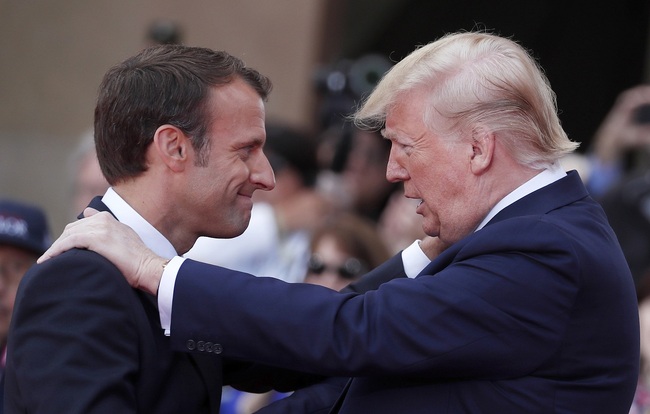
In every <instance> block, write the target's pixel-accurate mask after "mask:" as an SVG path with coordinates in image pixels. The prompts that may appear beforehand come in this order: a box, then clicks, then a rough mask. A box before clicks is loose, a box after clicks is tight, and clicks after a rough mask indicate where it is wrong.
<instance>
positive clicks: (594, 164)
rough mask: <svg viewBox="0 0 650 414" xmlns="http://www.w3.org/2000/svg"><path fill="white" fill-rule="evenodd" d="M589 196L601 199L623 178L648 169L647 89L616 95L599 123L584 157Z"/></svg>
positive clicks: (649, 115)
mask: <svg viewBox="0 0 650 414" xmlns="http://www.w3.org/2000/svg"><path fill="white" fill-rule="evenodd" d="M587 159H588V175H587V176H586V177H584V178H585V181H586V182H587V188H588V189H589V192H590V193H591V194H592V195H593V196H594V197H596V198H597V199H601V198H602V197H604V196H605V195H606V194H607V192H608V191H609V190H611V189H612V188H614V187H615V185H617V184H619V183H620V182H621V180H623V179H624V177H625V176H627V175H629V174H633V175H636V174H638V173H639V172H640V171H644V170H647V168H648V166H649V165H650V85H646V84H641V85H637V86H634V87H632V88H630V89H627V90H625V91H623V92H621V93H620V95H619V96H618V98H617V99H616V102H615V103H614V105H613V106H612V108H611V109H610V111H609V113H608V114H607V115H606V116H605V119H603V121H602V122H601V124H600V126H599V127H598V130H597V131H596V134H595V135H594V137H593V143H592V145H591V148H590V151H589V153H588V155H587Z"/></svg>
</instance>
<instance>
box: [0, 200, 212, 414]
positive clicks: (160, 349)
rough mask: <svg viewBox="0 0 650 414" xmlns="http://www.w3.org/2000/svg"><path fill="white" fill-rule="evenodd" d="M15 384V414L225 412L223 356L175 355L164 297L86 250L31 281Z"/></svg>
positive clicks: (14, 355) (8, 390)
mask: <svg viewBox="0 0 650 414" xmlns="http://www.w3.org/2000/svg"><path fill="white" fill-rule="evenodd" d="M98 200H99V199H95V200H94V201H93V203H92V204H91V206H92V207H94V208H97V209H100V210H107V208H106V206H105V205H104V204H103V203H101V202H99V201H98ZM5 382H6V383H5V414H12V413H39V414H42V413H56V414H60V413H66V414H75V413H78V414H87V413H94V414H97V413H106V414H115V413H120V414H124V413H170V414H172V413H174V414H176V413H190V412H191V413H206V414H207V413H218V412H219V404H220V396H221V386H222V360H221V358H219V357H217V356H211V355H189V354H186V353H181V352H173V351H172V350H171V347H170V344H169V338H168V337H165V336H164V334H163V330H162V328H161V327H160V317H159V314H158V307H157V303H156V299H155V298H154V297H153V296H151V295H148V294H146V293H144V292H140V291H137V290H135V289H132V288H131V287H130V286H129V285H128V284H127V283H126V280H125V279H124V276H122V274H121V273H120V272H119V271H118V269H117V268H116V267H115V266H113V265H112V264H111V263H110V262H109V261H108V260H106V259H105V258H103V257H102V256H100V255H98V254H96V253H94V252H91V251H87V250H78V249H76V250H71V251H68V252H65V253H63V254H61V255H60V256H58V257H56V258H53V259H51V260H48V261H47V262H45V263H44V264H41V265H36V266H34V267H32V268H31V270H29V271H28V273H27V274H26V275H25V276H24V278H23V280H22V282H21V284H20V287H19V290H18V294H17V298H16V304H15V308H14V313H13V320H12V325H11V330H10V332H9V343H8V354H7V366H6V369H5Z"/></svg>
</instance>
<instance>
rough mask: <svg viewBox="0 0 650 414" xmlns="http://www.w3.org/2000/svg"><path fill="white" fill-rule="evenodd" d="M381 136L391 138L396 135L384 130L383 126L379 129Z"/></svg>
mask: <svg viewBox="0 0 650 414" xmlns="http://www.w3.org/2000/svg"><path fill="white" fill-rule="evenodd" d="M379 132H380V133H381V136H382V137H384V138H386V139H392V138H395V137H396V134H395V133H394V132H390V131H386V128H383V129H382V130H381V131H379Z"/></svg>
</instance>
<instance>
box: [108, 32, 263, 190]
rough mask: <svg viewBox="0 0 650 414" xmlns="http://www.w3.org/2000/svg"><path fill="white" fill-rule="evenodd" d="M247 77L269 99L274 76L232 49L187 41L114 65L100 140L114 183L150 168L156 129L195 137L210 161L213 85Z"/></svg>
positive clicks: (193, 140) (110, 74)
mask: <svg viewBox="0 0 650 414" xmlns="http://www.w3.org/2000/svg"><path fill="white" fill-rule="evenodd" d="M235 78H241V79H243V80H244V81H245V82H246V83H248V84H249V85H250V86H251V87H253V88H254V89H255V90H256V91H257V93H258V94H259V95H260V97H261V98H262V99H264V100H266V98H267V97H268V94H269V93H270V91H271V82H270V81H269V79H268V78H266V77H265V76H263V75H262V74H260V73H259V72H257V71H256V70H254V69H252V68H249V67H247V66H246V65H245V64H244V63H243V62H242V61H241V60H240V59H238V58H236V57H234V56H231V55H230V54H228V53H226V52H221V51H214V50H211V49H207V48H199V47H189V46H181V45H161V46H154V47H150V48H147V49H145V50H143V51H142V52H140V53H138V54H137V55H135V56H133V57H131V58H128V59H126V60H125V61H123V62H122V63H120V64H118V65H116V66H114V67H112V68H111V69H110V70H109V71H108V72H107V73H106V75H104V79H103V80H102V83H101V85H100V88H99V97H98V99H97V106H96V107H95V144H96V148H97V157H98V159H99V164H100V166H101V168H102V172H103V173H104V176H105V177H106V179H107V181H108V182H109V183H110V184H114V183H116V182H119V181H121V180H124V179H126V178H130V177H135V176H137V175H139V174H140V173H142V172H143V171H146V169H147V166H146V164H145V153H146V150H147V148H148V146H149V144H150V143H151V142H152V140H153V135H154V133H155V131H156V129H157V128H158V127H159V126H161V125H164V124H170V125H174V126H176V127H177V128H179V129H180V130H181V131H183V132H184V133H185V134H187V135H188V136H190V137H191V138H192V145H193V147H194V148H195V149H196V150H197V152H198V153H199V163H203V162H205V161H204V159H202V157H201V155H203V154H205V153H206V152H207V151H206V147H207V139H206V138H205V133H206V130H207V127H208V119H207V116H208V115H207V113H206V107H207V104H206V103H207V100H208V96H209V95H208V92H209V90H210V88H211V87H214V86H219V85H223V84H226V83H229V82H231V81H232V80H234V79H235Z"/></svg>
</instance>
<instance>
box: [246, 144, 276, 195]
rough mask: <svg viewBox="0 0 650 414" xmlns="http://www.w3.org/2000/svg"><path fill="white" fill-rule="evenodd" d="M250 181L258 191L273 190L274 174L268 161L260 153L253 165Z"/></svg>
mask: <svg viewBox="0 0 650 414" xmlns="http://www.w3.org/2000/svg"><path fill="white" fill-rule="evenodd" d="M250 179H251V182H252V183H253V184H255V186H256V187H257V189H259V190H263V191H271V190H273V188H275V174H274V173H273V168H271V163H270V162H269V159H268V158H266V155H264V153H260V156H259V157H257V160H256V162H255V163H254V164H253V166H252V168H251V176H250Z"/></svg>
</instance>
